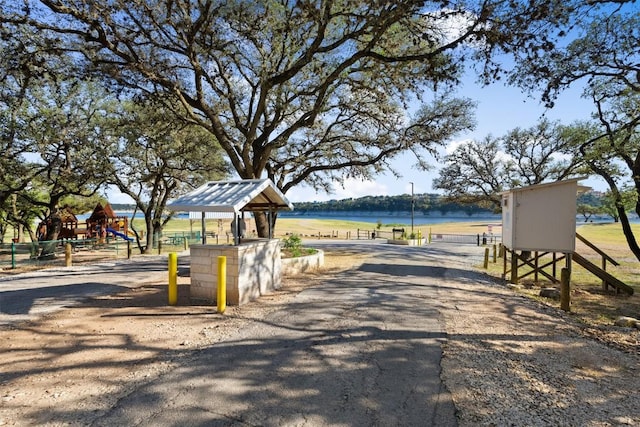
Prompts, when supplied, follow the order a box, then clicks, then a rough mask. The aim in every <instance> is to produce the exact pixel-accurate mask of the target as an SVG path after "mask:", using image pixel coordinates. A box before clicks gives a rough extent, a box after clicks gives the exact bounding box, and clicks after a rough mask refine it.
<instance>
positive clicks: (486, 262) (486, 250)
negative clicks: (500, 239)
mask: <svg viewBox="0 0 640 427" xmlns="http://www.w3.org/2000/svg"><path fill="white" fill-rule="evenodd" d="M484 268H485V270H486V269H487V268H489V248H484Z"/></svg>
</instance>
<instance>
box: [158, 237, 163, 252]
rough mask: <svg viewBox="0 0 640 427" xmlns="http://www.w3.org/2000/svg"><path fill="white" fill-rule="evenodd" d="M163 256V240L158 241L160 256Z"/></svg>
mask: <svg viewBox="0 0 640 427" xmlns="http://www.w3.org/2000/svg"><path fill="white" fill-rule="evenodd" d="M160 254H162V240H160V239H158V255H160Z"/></svg>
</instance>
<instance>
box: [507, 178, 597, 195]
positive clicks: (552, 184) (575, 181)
mask: <svg viewBox="0 0 640 427" xmlns="http://www.w3.org/2000/svg"><path fill="white" fill-rule="evenodd" d="M587 178H588V177H587V176H582V177H578V178H570V179H565V180H562V181H552V182H543V183H541V184H534V185H529V186H526V187H517V188H512V189H510V190H506V191H502V192H501V193H498V194H509V193H518V192H522V191H531V190H539V189H545V188H548V187H556V186H560V185H569V184H576V185H577V188H578V192H579V193H580V192H584V191H587V190H590V189H591V187H587V186H584V185H579V184H578V181H582V180H584V179H587Z"/></svg>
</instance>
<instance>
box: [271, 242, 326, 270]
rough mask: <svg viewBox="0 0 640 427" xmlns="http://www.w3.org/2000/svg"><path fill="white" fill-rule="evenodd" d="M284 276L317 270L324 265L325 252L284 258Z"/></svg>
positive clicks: (319, 251) (282, 261)
mask: <svg viewBox="0 0 640 427" xmlns="http://www.w3.org/2000/svg"><path fill="white" fill-rule="evenodd" d="M281 263H282V274H283V275H284V276H293V275H296V274H300V273H304V272H305V271H310V270H317V269H318V268H320V267H322V266H323V265H324V252H323V251H321V250H319V249H318V251H317V252H316V253H315V254H311V255H305V256H299V257H295V258H282V260H281Z"/></svg>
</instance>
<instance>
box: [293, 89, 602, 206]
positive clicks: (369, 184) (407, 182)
mask: <svg viewBox="0 0 640 427" xmlns="http://www.w3.org/2000/svg"><path fill="white" fill-rule="evenodd" d="M459 95H461V96H466V97H469V98H471V99H473V100H475V101H476V102H477V104H478V106H477V109H476V122H477V125H476V129H475V130H474V131H472V132H468V133H465V134H461V135H458V137H456V138H455V139H453V140H452V141H451V143H453V144H455V143H459V142H460V141H464V140H470V139H476V140H480V139H483V138H484V137H485V136H487V135H490V134H491V135H493V136H501V135H504V134H506V133H507V132H508V131H509V130H511V129H514V128H516V127H520V128H528V127H531V126H533V125H535V124H536V123H537V122H538V120H539V119H540V117H542V115H543V114H544V115H545V116H546V117H547V118H549V119H550V120H553V121H556V120H557V121H560V122H561V123H562V124H570V123H572V122H574V121H576V120H589V119H590V115H591V111H592V104H591V103H590V102H589V101H588V100H585V99H582V98H581V97H580V95H581V89H579V88H575V89H570V90H568V91H566V92H564V93H562V94H561V96H560V98H558V100H557V102H556V104H555V106H554V108H553V109H546V108H545V107H544V106H543V105H542V104H541V103H540V100H539V99H540V98H539V97H538V98H534V97H532V96H528V95H527V94H524V93H522V91H521V90H520V89H518V88H514V87H507V86H505V85H503V84H493V85H490V86H486V87H482V86H481V85H480V84H477V83H475V81H474V78H473V77H469V78H468V79H467V80H466V82H463V86H461V87H460V89H459ZM412 163H413V162H412V159H411V157H410V156H409V155H407V156H401V157H399V158H398V159H397V160H395V161H394V165H395V166H396V170H399V171H402V174H403V177H402V178H400V179H398V178H396V177H394V176H393V175H391V174H385V175H380V176H378V177H377V178H376V179H375V181H357V180H349V181H348V182H347V183H345V186H344V187H345V188H341V187H340V186H339V185H336V186H335V192H334V193H333V194H326V193H324V192H322V193H316V192H315V191H313V190H312V189H309V188H306V187H302V186H301V187H298V188H294V189H292V190H290V191H289V192H288V193H287V198H288V199H289V200H291V201H292V202H293V203H295V202H309V201H326V200H331V199H338V200H340V199H345V198H349V197H354V198H357V197H362V196H368V195H375V196H382V195H389V196H391V195H398V194H410V193H411V182H413V191H414V193H415V194H420V193H437V192H438V191H436V190H434V189H433V187H432V181H433V179H434V178H435V177H437V176H438V172H437V168H434V170H433V171H430V172H425V171H418V170H414V169H410V168H407V166H406V165H407V164H412ZM433 164H434V165H437V161H436V160H433ZM581 183H582V184H585V185H587V186H590V187H592V188H593V189H595V190H600V191H605V190H606V184H605V183H604V181H603V180H601V179H599V178H597V177H592V178H590V179H588V180H585V181H583V182H581Z"/></svg>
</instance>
